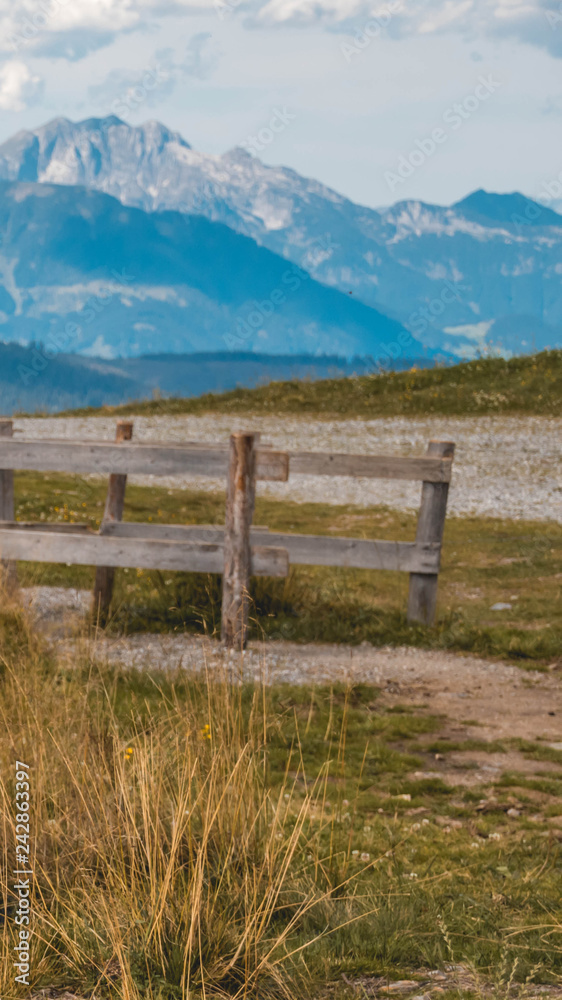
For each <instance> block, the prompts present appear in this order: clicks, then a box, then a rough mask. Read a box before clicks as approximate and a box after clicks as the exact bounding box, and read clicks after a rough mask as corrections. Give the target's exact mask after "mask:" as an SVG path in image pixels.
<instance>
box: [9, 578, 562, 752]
mask: <svg viewBox="0 0 562 1000" xmlns="http://www.w3.org/2000/svg"><path fill="white" fill-rule="evenodd" d="M21 595H22V600H23V603H24V604H25V605H26V606H27V607H28V608H29V610H30V613H31V616H32V620H33V622H34V625H35V626H36V627H38V628H39V629H40V630H41V631H42V632H43V633H44V634H45V635H46V636H47V637H48V638H50V639H51V641H54V642H55V643H56V645H57V651H58V653H59V654H60V655H61V656H62V658H63V659H68V660H69V661H70V662H71V663H74V662H75V661H76V656H77V653H78V652H79V651H82V652H83V653H84V654H85V655H87V656H88V657H94V658H97V659H100V660H102V661H106V662H108V663H112V664H115V665H117V666H121V667H126V668H127V667H132V668H135V669H137V670H143V669H146V668H150V669H153V670H159V669H174V668H178V669H181V670H186V671H188V672H191V673H194V674H196V675H200V674H203V673H205V672H206V671H211V672H217V671H220V672H224V671H226V672H227V674H228V675H229V676H230V677H231V678H232V679H235V680H240V679H244V680H247V681H261V680H264V681H265V682H266V683H284V684H332V683H346V682H354V683H357V682H363V683H367V684H373V685H375V686H377V687H380V688H381V689H382V691H383V692H384V694H385V696H386V697H387V698H390V700H391V701H392V702H399V703H400V704H410V705H416V706H419V704H420V703H421V704H423V705H424V707H427V708H428V709H429V710H430V711H431V712H433V713H436V714H443V715H444V716H446V717H447V718H448V719H449V720H451V721H452V722H456V723H461V722H462V723H463V726H465V727H468V731H469V733H470V735H475V736H477V737H478V738H480V739H495V738H498V737H501V736H504V737H521V738H522V739H535V738H536V736H541V737H542V738H543V739H547V740H551V741H553V742H554V743H555V744H556V745H557V746H558V747H561V746H562V744H560V740H561V739H562V731H561V728H560V719H561V717H562V689H561V685H560V674H559V671H558V669H554V670H552V671H549V672H548V673H538V672H536V671H522V670H521V669H520V668H519V667H514V666H510V665H509V664H507V663H499V662H493V661H488V660H480V659H476V658H475V657H468V656H458V655H456V654H454V653H447V652H442V651H439V650H424V649H416V648H414V647H406V646H404V647H393V646H385V647H380V648H379V647H373V646H371V645H370V643H368V642H366V643H362V644H361V645H360V646H345V645H333V644H320V643H318V644H314V643H310V644H308V645H300V644H298V643H292V642H285V641H273V640H269V641H268V642H267V643H263V642H252V643H250V644H249V648H248V649H247V650H246V652H245V653H242V654H240V653H233V652H225V651H224V650H223V649H222V647H221V646H220V644H219V643H218V642H217V641H215V640H211V639H208V638H204V637H198V636H194V635H190V634H185V633H183V634H178V633H175V634H172V635H149V634H135V635H130V636H124V637H121V638H111V637H108V636H107V635H105V634H103V633H101V635H100V636H99V637H98V638H96V639H92V638H90V637H87V636H84V633H83V629H82V626H83V622H84V616H85V615H86V613H87V611H88V608H89V606H90V601H91V593H90V591H84V590H73V589H65V588H63V587H30V588H25V589H24V590H22V591H21ZM73 633H74V635H73ZM72 635H73V637H70V636H72ZM553 666H555V665H553ZM466 720H471V722H466ZM472 725H474V726H475V730H474V732H472V729H471V727H472Z"/></svg>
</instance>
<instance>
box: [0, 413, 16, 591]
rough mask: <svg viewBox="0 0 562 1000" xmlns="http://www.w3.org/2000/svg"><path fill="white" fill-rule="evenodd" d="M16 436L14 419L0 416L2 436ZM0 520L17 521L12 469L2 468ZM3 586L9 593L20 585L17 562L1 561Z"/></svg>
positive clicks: (0, 572) (0, 569)
mask: <svg viewBox="0 0 562 1000" xmlns="http://www.w3.org/2000/svg"><path fill="white" fill-rule="evenodd" d="M13 436H14V422H13V420H7V419H1V418H0V437H8V438H11V437H13ZM0 521H15V503H14V473H13V470H11V469H3V470H0ZM0 576H1V583H2V586H3V587H4V588H5V590H6V591H7V592H8V593H13V591H14V590H16V589H17V586H18V571H17V566H16V564H15V562H8V561H7V560H4V559H3V560H2V561H1V562H0Z"/></svg>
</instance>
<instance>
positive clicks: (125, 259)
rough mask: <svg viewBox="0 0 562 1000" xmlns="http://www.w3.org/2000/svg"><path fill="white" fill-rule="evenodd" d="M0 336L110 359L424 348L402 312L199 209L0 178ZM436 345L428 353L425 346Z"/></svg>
mask: <svg viewBox="0 0 562 1000" xmlns="http://www.w3.org/2000/svg"><path fill="white" fill-rule="evenodd" d="M0 233H1V234H2V246H1V254H0V340H3V341H5V342H9V341H11V342H14V341H15V342H18V343H22V344H25V343H30V342H31V341H35V342H36V341H43V342H44V343H45V344H47V346H48V349H49V350H52V351H57V350H59V351H64V352H66V353H69V352H78V353H81V354H86V355H90V356H97V357H100V358H102V359H106V360H109V359H112V358H116V357H119V356H123V357H128V356H136V355H142V354H154V353H162V352H167V353H181V354H185V353H191V352H196V351H207V352H208V351H225V350H233V351H241V350H243V351H247V350H257V351H259V352H261V353H266V354H291V353H296V354H307V355H325V354H332V355H338V356H341V357H347V358H350V357H353V356H357V355H362V356H366V355H369V356H372V357H374V358H378V357H380V358H381V361H382V363H388V361H389V359H395V360H396V362H397V365H398V366H399V367H400V366H402V367H403V366H404V365H405V364H407V363H411V362H412V361H414V360H420V359H421V360H423V357H424V349H423V348H422V346H421V344H420V343H418V342H416V341H415V339H414V338H413V337H412V336H411V334H409V333H408V331H406V330H405V329H404V328H403V327H402V326H401V324H400V323H399V322H397V321H395V320H393V319H389V318H388V317H386V316H384V315H382V314H381V313H379V312H378V311H376V310H375V309H372V308H370V307H368V306H366V305H365V304H364V303H362V302H360V301H357V300H356V299H355V298H354V297H353V296H351V295H346V294H344V293H343V292H340V291H339V290H337V289H335V288H329V287H326V286H325V285H322V284H321V283H319V282H318V281H315V280H314V279H313V278H311V277H310V275H309V273H308V272H307V271H306V270H305V269H304V268H301V267H299V266H297V265H295V264H292V263H291V262H290V261H287V260H284V259H283V258H281V257H279V256H278V255H277V254H275V253H272V252H271V251H270V250H268V249H267V248H265V247H262V246H259V245H258V244H257V243H256V242H255V241H254V240H252V239H250V238H249V237H247V236H244V235H242V234H240V233H237V232H235V231H234V230H233V229H231V228H229V227H228V226H225V225H223V224H222V223H219V222H214V221H211V220H209V219H207V218H205V217H203V216H200V215H199V216H194V215H187V214H185V213H179V212H170V211H162V212H145V211H143V210H142V209H138V208H131V207H128V206H124V205H123V204H121V202H119V201H117V200H116V199H115V198H113V197H110V196H109V195H106V194H102V193H101V192H99V191H94V190H91V189H90V190H88V189H86V188H80V187H70V186H58V185H52V184H37V183H30V182H16V183H12V184H10V183H0ZM433 353H434V352H432V351H428V352H425V357H426V358H427V359H430V358H431V357H432V356H433Z"/></svg>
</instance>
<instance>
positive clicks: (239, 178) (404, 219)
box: [0, 117, 562, 365]
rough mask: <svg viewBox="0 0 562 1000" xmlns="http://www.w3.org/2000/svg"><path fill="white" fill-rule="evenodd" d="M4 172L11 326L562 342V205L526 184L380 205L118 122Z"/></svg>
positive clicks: (261, 345) (194, 347)
mask: <svg viewBox="0 0 562 1000" xmlns="http://www.w3.org/2000/svg"><path fill="white" fill-rule="evenodd" d="M0 180H2V181H3V182H4V183H2V184H1V185H0V224H1V231H2V247H1V248H0V284H1V285H3V286H4V289H3V291H2V288H1V287H0V310H1V313H0V338H2V339H3V340H19V341H21V342H24V343H25V342H29V340H30V339H35V340H37V339H45V338H46V337H49V336H51V337H52V336H55V335H56V334H57V332H60V327H61V324H62V327H63V329H66V327H67V324H70V327H69V328H70V329H72V327H73V325H74V326H76V327H78V328H79V332H77V333H76V332H75V333H74V334H72V335H70V343H68V342H65V343H64V344H63V349H64V350H66V351H78V352H81V353H88V354H90V355H96V354H98V355H101V356H102V357H105V358H106V359H109V358H112V357H116V356H118V355H135V354H136V355H140V354H145V353H154V352H161V351H169V352H189V351H201V350H224V349H225V347H226V348H229V349H232V350H238V351H240V350H242V351H245V350H258V351H262V352H264V353H268V354H270V353H271V354H274V353H277V354H285V353H291V352H297V353H302V352H303V351H304V352H306V353H308V354H313V355H314V354H324V353H330V354H338V355H342V356H345V357H348V358H349V357H350V356H351V355H354V354H363V355H371V356H374V357H375V358H377V357H379V356H380V357H383V358H391V357H393V356H395V357H396V360H397V362H398V364H401V365H403V364H406V363H408V362H409V361H410V360H411V359H412V358H416V359H417V358H419V359H421V361H422V363H430V362H431V361H432V360H433V359H434V358H435V356H436V355H437V356H441V357H450V356H451V355H455V356H461V357H470V356H473V355H474V354H475V352H477V351H487V350H490V349H493V350H501V351H502V352H503V353H506V354H508V355H509V354H517V353H525V352H530V351H532V350H535V349H541V348H544V347H554V346H558V345H560V344H562V297H561V296H560V295H559V282H560V274H561V273H562V216H560V215H559V214H558V213H557V212H555V211H554V210H553V209H552V208H550V207H548V206H545V205H542V204H539V203H537V202H534V201H532V200H531V199H528V198H526V197H525V196H524V195H521V194H518V193H514V194H511V195H509V194H508V195H497V194H490V193H487V192H485V191H482V190H479V191H476V192H474V193H473V194H472V195H469V196H468V197H467V198H465V199H463V200H462V201H459V202H457V203H456V204H454V205H452V206H450V207H443V206H436V205H428V204H424V203H423V202H419V201H402V202H399V203H397V204H395V205H393V206H391V207H389V208H385V209H381V210H379V211H377V210H375V209H371V208H366V207H363V206H360V205H357V204H355V203H353V202H352V201H350V200H349V199H347V198H345V197H343V196H342V195H339V194H337V193H336V192H334V191H332V190H330V189H329V188H327V187H325V186H324V185H322V184H320V183H319V182H317V181H314V180H309V179H306V178H304V177H301V176H300V175H299V174H297V173H296V172H295V171H293V170H289V169H287V168H283V167H272V166H267V165H265V164H263V163H262V162H261V161H260V160H259V159H258V158H257V157H255V156H252V155H250V154H249V153H248V152H246V151H244V150H242V149H235V150H232V151H230V152H227V153H225V154H224V155H223V156H211V155H208V154H204V153H200V152H198V151H196V150H194V149H192V148H191V146H190V145H189V144H188V143H187V142H186V141H185V140H184V139H183V138H182V137H181V136H180V135H179V134H178V133H175V132H172V131H170V130H168V129H167V128H165V127H164V126H163V125H161V124H159V123H157V122H148V123H145V124H144V125H140V126H136V127H135V126H131V125H128V124H126V123H124V122H122V121H120V120H119V119H118V118H115V117H110V118H106V119H88V120H87V121H84V122H79V123H73V122H70V121H67V120H66V119H62V118H61V119H55V120H54V121H52V122H50V123H48V124H47V125H45V126H42V127H41V128H38V129H36V130H34V131H24V132H20V133H18V134H17V135H16V136H14V138H13V139H11V140H9V141H8V142H6V143H4V144H3V145H2V146H0ZM115 275H120V276H121V278H120V279H118V278H117V277H116V276H115ZM125 278H126V280H125ZM92 296H93V297H94V299H98V300H99V301H98V302H97V305H96V302H95V301H94V303H93V304H92V303H91V301H90V300H91V298H92ZM274 300H275V301H274ZM100 301H101V302H102V303H103V308H102V307H101V306H100ZM96 310H97V312H98V313H99V316H98V318H96V317H94V316H92V311H94V312H96ZM86 318H88V321H86ZM61 339H62V340H63V341H64V334H63V335H61Z"/></svg>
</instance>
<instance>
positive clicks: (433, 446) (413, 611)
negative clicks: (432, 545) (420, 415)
mask: <svg viewBox="0 0 562 1000" xmlns="http://www.w3.org/2000/svg"><path fill="white" fill-rule="evenodd" d="M427 454H428V456H431V457H434V458H451V459H452V458H453V457H454V454H455V445H454V442H453V441H430V442H429V447H428V449H427ZM448 497H449V483H426V482H424V483H423V485H422V498H421V506H420V513H419V518H418V529H417V533H416V542H438V543H439V544H440V545H441V544H442V542H443V532H444V529H445V518H446V515H447V500H448ZM438 581H439V577H438V574H437V573H434V574H433V573H410V594H409V599H408V621H409V622H422V623H423V624H424V625H432V624H433V622H434V620H435V612H436V610H437V585H438Z"/></svg>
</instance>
